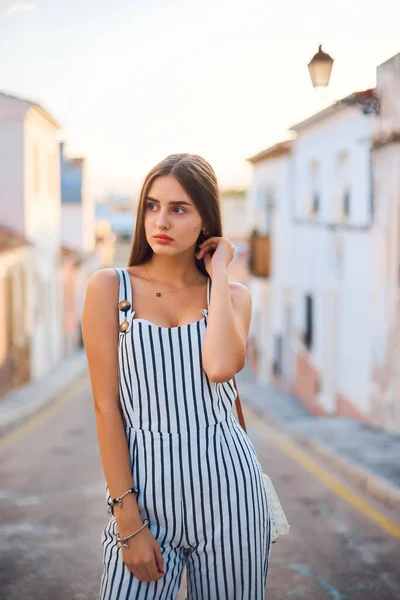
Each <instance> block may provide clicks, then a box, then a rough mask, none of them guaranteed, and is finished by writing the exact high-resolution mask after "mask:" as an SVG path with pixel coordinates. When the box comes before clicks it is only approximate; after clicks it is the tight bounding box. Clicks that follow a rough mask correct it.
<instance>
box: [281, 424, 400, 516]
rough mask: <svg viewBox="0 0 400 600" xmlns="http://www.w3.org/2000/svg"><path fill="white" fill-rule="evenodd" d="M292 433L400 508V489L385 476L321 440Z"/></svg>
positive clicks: (376, 496) (388, 503)
mask: <svg viewBox="0 0 400 600" xmlns="http://www.w3.org/2000/svg"><path fill="white" fill-rule="evenodd" d="M289 435H291V436H292V437H293V438H294V439H295V440H296V441H297V442H298V443H299V444H300V445H302V446H304V447H305V448H307V449H309V450H311V451H312V452H314V453H315V454H318V455H319V456H321V457H322V458H323V459H324V460H326V461H327V462H329V464H330V465H332V466H333V467H334V468H335V469H336V470H337V471H339V472H340V473H341V474H342V475H345V476H346V477H347V478H349V479H351V481H352V482H353V483H355V484H356V485H357V486H358V487H359V488H360V489H362V490H363V491H364V492H366V493H367V494H369V495H370V496H371V497H372V498H374V499H375V500H379V501H380V502H383V503H384V504H386V506H388V507H390V508H395V509H397V510H400V490H399V488H397V487H395V486H394V485H392V484H391V483H390V482H389V481H387V480H386V479H383V477H379V476H378V475H375V473H372V471H370V470H369V469H367V468H366V467H360V466H359V465H357V464H355V463H353V462H352V461H351V460H349V459H347V458H343V457H341V456H339V455H338V454H336V453H335V452H333V451H332V450H331V449H330V448H327V447H326V446H325V445H324V444H321V443H320V442H315V441H313V440H310V439H309V438H306V437H304V436H303V435H301V434H300V433H297V431H295V430H294V429H293V428H290V430H289Z"/></svg>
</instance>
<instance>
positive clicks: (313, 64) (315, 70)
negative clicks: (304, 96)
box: [308, 46, 333, 88]
mask: <svg viewBox="0 0 400 600" xmlns="http://www.w3.org/2000/svg"><path fill="white" fill-rule="evenodd" d="M332 65H333V58H332V57H331V56H329V54H327V53H326V52H323V50H322V46H319V48H318V52H317V54H314V56H313V57H312V59H311V60H310V62H309V63H308V70H309V71H310V76H311V81H312V84H313V86H314V87H315V88H316V87H328V85H329V79H330V77H331V71H332Z"/></svg>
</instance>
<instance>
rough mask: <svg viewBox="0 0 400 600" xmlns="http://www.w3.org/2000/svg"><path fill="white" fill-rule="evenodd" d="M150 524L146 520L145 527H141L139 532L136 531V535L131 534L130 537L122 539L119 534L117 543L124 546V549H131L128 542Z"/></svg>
mask: <svg viewBox="0 0 400 600" xmlns="http://www.w3.org/2000/svg"><path fill="white" fill-rule="evenodd" d="M148 524H149V521H148V520H147V519H145V520H144V521H143V525H142V526H141V527H139V529H138V530H137V531H135V532H134V533H131V534H130V535H127V536H126V537H120V536H119V534H117V542H119V543H120V544H121V545H122V546H124V548H129V546H128V543H127V540H130V539H131V538H133V537H134V536H135V535H137V534H138V533H139V531H142V529H144V528H145V527H147V526H148ZM120 547H121V546H120Z"/></svg>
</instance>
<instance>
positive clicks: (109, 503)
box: [107, 487, 139, 515]
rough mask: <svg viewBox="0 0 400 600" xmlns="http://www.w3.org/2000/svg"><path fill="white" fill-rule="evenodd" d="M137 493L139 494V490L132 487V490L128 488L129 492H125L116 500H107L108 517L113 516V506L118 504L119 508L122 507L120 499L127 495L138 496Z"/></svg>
mask: <svg viewBox="0 0 400 600" xmlns="http://www.w3.org/2000/svg"><path fill="white" fill-rule="evenodd" d="M138 493H139V490H138V489H136V488H134V487H133V488H130V489H129V490H127V491H126V492H125V493H123V494H122V495H121V496H119V497H118V498H114V500H111V499H110V500H107V504H108V506H109V509H108V513H109V514H110V515H111V514H112V515H114V504H117V503H118V504H119V505H120V507H122V498H123V497H124V496H126V495H127V494H138Z"/></svg>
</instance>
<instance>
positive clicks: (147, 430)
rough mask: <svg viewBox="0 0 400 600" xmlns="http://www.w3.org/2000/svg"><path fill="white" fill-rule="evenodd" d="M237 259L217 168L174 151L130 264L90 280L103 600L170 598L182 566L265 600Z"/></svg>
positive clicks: (244, 296)
mask: <svg viewBox="0 0 400 600" xmlns="http://www.w3.org/2000/svg"><path fill="white" fill-rule="evenodd" d="M160 236H161V237H160ZM233 256H234V249H233V246H232V244H231V243H230V241H229V240H228V239H227V238H225V237H223V236H222V226H221V212H220V204H219V191H218V183H217V179H216V176H215V173H214V171H213V169H212V168H211V166H210V165H209V164H208V162H207V161H205V160H204V159H203V158H201V157H200V156H197V155H191V154H174V155H171V156H168V157H167V158H166V159H165V160H163V161H162V162H160V163H159V164H158V165H156V166H155V167H154V168H153V169H152V170H151V171H150V173H149V174H148V175H147V177H146V179H145V181H144V184H143V188H142V191H141V195H140V200H139V205H138V210H137V219H136V227H135V233H134V238H133V244H132V250H131V254H130V258H129V266H128V267H127V268H125V269H111V268H110V269H101V270H100V271H98V272H96V273H95V274H94V275H92V277H91V278H90V280H89V283H88V286H87V293H86V299H85V306H84V311H83V321H82V331H83V338H84V344H85V349H86V354H87V358H88V364H89V372H90V378H91V385H92V391H93V397H94V405H95V415H96V426H97V434H98V442H99V449H100V457H101V462H102V466H103V471H104V475H105V479H106V482H107V483H106V498H107V504H108V505H109V512H110V519H109V521H108V523H107V524H106V526H105V528H104V531H103V534H102V544H103V563H104V569H103V575H102V580H101V589H100V596H99V598H100V600H117V599H120V600H125V599H129V600H131V599H132V600H133V599H143V600H144V599H149V600H150V599H152V600H155V599H163V600H170V599H174V598H176V596H177V593H178V589H179V586H180V583H181V578H182V574H183V568H184V566H185V565H186V572H187V586H188V598H193V599H194V598H196V599H198V600H239V599H241V600H262V599H264V598H265V585H266V577H267V569H268V561H269V554H270V547H271V546H270V517H269V510H268V501H267V493H266V488H265V486H264V483H263V477H262V468H261V465H260V463H259V461H258V458H257V455H256V452H255V449H254V447H253V445H252V443H251V442H250V440H249V438H248V437H247V435H246V433H245V432H244V430H243V429H242V428H241V427H240V425H239V424H238V422H237V420H236V419H235V417H234V416H233V414H232V406H233V403H234V401H235V398H236V390H235V388H234V385H233V382H232V378H233V376H234V375H235V374H236V373H237V372H238V371H240V370H241V369H242V368H243V366H244V364H245V360H246V340H247V336H248V331H249V327H250V319H251V308H252V304H251V296H250V293H249V291H248V289H247V287H246V286H244V285H242V284H240V283H232V282H230V281H229V279H228V265H229V263H230V261H231V260H232V258H233ZM200 314H202V315H203V318H200Z"/></svg>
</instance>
